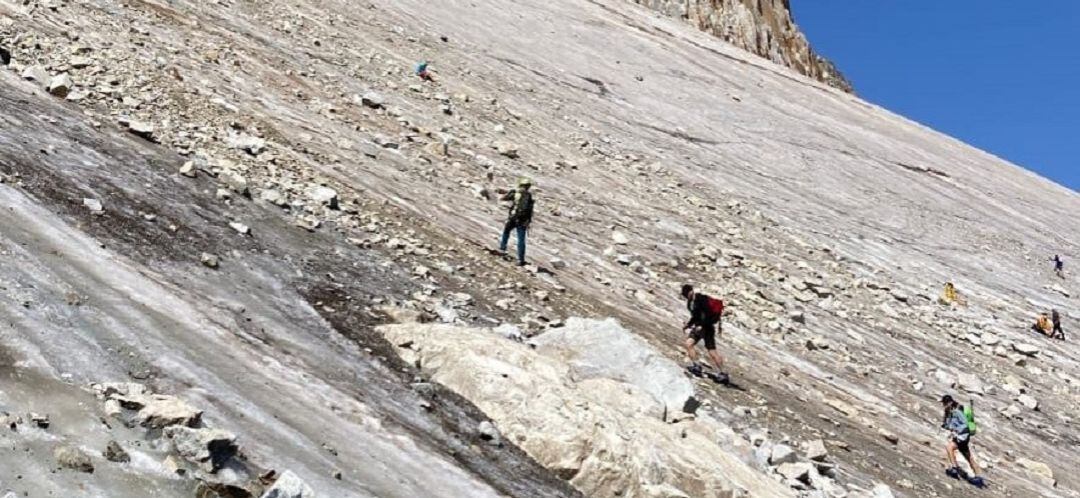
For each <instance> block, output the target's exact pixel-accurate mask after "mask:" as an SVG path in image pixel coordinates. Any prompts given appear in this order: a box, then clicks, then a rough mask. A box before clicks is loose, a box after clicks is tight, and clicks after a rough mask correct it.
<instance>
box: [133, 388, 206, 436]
mask: <svg viewBox="0 0 1080 498" xmlns="http://www.w3.org/2000/svg"><path fill="white" fill-rule="evenodd" d="M138 401H139V402H141V403H143V407H142V408H141V409H139V413H138V415H137V416H136V420H137V421H138V422H139V425H142V426H143V427H150V428H157V429H162V428H165V427H169V426H173V425H182V426H188V427H190V426H193V425H196V424H198V422H199V420H200V418H201V417H202V410H198V409H195V408H193V407H192V406H191V405H189V404H187V403H186V402H184V400H182V399H180V398H177V397H175V396H165V395H161V394H155V395H151V396H142V397H141V399H139V400H138ZM121 404H123V401H121Z"/></svg>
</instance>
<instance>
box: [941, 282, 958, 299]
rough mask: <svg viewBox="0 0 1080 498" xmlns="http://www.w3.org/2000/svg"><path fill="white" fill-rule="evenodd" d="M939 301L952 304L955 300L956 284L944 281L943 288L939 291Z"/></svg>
mask: <svg viewBox="0 0 1080 498" xmlns="http://www.w3.org/2000/svg"><path fill="white" fill-rule="evenodd" d="M941 301H942V302H943V303H945V304H953V303H955V302H956V301H957V295H956V286H955V285H953V283H952V282H946V283H945V290H944V291H942V293H941Z"/></svg>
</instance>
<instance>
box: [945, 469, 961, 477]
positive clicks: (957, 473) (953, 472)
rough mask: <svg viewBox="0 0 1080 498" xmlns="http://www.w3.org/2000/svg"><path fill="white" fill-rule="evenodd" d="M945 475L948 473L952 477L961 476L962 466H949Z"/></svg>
mask: <svg viewBox="0 0 1080 498" xmlns="http://www.w3.org/2000/svg"><path fill="white" fill-rule="evenodd" d="M945 475H947V476H949V477H951V478H953V479H959V478H960V468H959V467H950V468H947V469H945Z"/></svg>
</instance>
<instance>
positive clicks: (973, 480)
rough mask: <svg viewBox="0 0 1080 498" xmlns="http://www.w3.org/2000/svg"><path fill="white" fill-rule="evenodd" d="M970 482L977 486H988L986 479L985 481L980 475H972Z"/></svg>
mask: <svg viewBox="0 0 1080 498" xmlns="http://www.w3.org/2000/svg"><path fill="white" fill-rule="evenodd" d="M968 482H969V483H971V485H972V486H975V487H976V488H985V487H986V481H984V480H983V478H982V477H979V476H975V477H972V478H971V479H968Z"/></svg>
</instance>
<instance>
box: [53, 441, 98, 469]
mask: <svg viewBox="0 0 1080 498" xmlns="http://www.w3.org/2000/svg"><path fill="white" fill-rule="evenodd" d="M53 457H54V458H56V463H57V464H58V465H60V467H61V468H65V469H71V470H75V471H78V472H86V473H88V474H92V473H93V472H94V463H93V462H92V461H91V460H90V455H87V454H86V452H85V451H83V450H81V449H79V448H75V447H73V446H61V447H59V448H56V450H54V451H53Z"/></svg>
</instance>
